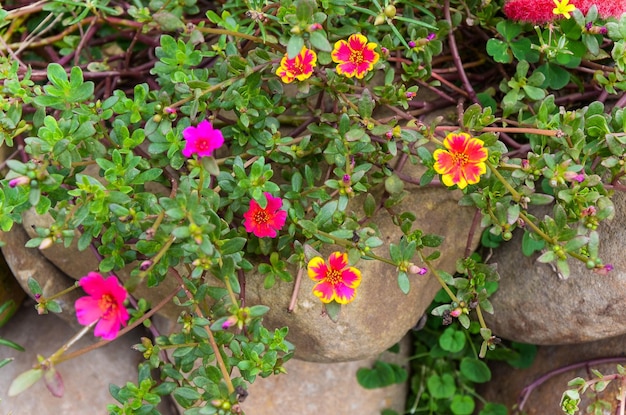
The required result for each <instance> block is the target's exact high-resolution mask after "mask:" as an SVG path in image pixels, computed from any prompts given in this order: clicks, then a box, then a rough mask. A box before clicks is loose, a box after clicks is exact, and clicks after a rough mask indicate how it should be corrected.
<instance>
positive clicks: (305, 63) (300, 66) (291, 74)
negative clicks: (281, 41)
mask: <svg viewBox="0 0 626 415" xmlns="http://www.w3.org/2000/svg"><path fill="white" fill-rule="evenodd" d="M316 61H317V55H316V54H315V52H313V51H312V50H310V49H307V48H306V47H304V46H302V50H301V51H300V53H299V54H298V55H296V57H295V58H293V59H287V55H285V56H284V57H283V58H282V59H281V61H280V66H279V67H278V69H276V75H278V76H280V79H282V81H283V82H284V83H286V84H288V83H290V82H293V81H294V79H297V80H298V81H304V80H305V79H307V78H309V77H310V76H311V75H312V74H313V68H315V62H316Z"/></svg>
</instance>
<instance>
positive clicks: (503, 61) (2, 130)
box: [0, 0, 626, 415]
mask: <svg viewBox="0 0 626 415" xmlns="http://www.w3.org/2000/svg"><path fill="white" fill-rule="evenodd" d="M527 3H528V2H520V1H516V0H512V1H510V2H508V3H507V4H504V3H503V2H502V1H499V0H492V1H478V0H467V1H456V0H445V1H443V2H441V1H397V2H389V1H383V2H381V1H373V2H369V1H367V2H365V1H344V0H320V1H315V0H295V1H281V2H270V1H254V0H251V1H238V0H236V1H223V2H208V1H195V0H180V1H168V0H152V1H142V0H135V1H131V2H125V1H114V0H90V1H85V2H80V1H77V2H74V1H65V0H46V1H41V2H36V3H31V2H20V1H8V2H4V3H3V5H2V8H1V9H0V80H1V81H2V83H1V84H0V143H2V145H3V147H4V148H5V149H8V155H7V156H6V158H5V160H4V162H3V167H4V169H3V172H4V179H3V180H2V181H1V182H0V229H2V231H4V232H8V231H10V230H11V228H12V227H14V226H18V225H19V224H21V222H22V218H23V215H24V214H25V212H26V211H28V210H30V209H34V211H35V212H36V214H38V215H42V216H43V215H49V217H50V218H51V222H50V224H49V226H40V227H37V229H36V233H37V235H36V236H35V237H33V238H32V239H31V240H30V241H29V242H28V244H27V247H29V248H38V249H40V250H45V249H48V248H50V247H51V246H53V245H55V244H63V245H64V246H70V245H71V244H72V243H76V244H77V246H78V249H79V250H81V251H82V252H84V255H95V256H96V258H97V259H98V261H99V269H98V270H94V272H93V273H90V274H88V275H86V276H84V278H82V279H81V280H80V281H78V282H77V283H76V284H75V285H73V286H71V287H68V290H77V289H81V290H83V291H84V292H85V294H86V295H85V296H84V297H82V298H81V299H80V300H79V301H77V302H76V304H75V308H76V318H77V319H78V322H79V323H81V324H83V325H84V326H85V330H84V331H83V332H81V333H79V334H78V336H81V335H85V333H87V332H89V330H90V329H91V328H92V327H94V334H95V335H96V336H99V337H102V339H104V341H110V340H112V339H115V338H116V337H118V336H120V335H122V334H123V333H125V332H127V331H128V330H130V329H131V328H133V327H136V326H138V325H140V324H145V325H149V319H150V317H151V316H152V315H153V314H154V313H155V312H157V311H159V309H161V308H162V307H163V306H164V305H165V304H166V303H169V302H174V303H175V304H177V305H180V307H181V314H180V317H179V323H180V326H181V330H180V332H177V333H174V334H171V335H168V336H166V335H158V334H157V335H155V336H154V337H153V338H148V337H146V338H145V339H144V341H143V342H142V343H141V344H140V345H138V346H137V349H138V350H139V351H140V352H141V353H143V356H144V357H145V362H144V363H142V365H141V366H140V370H139V379H138V380H137V382H136V383H132V382H131V383H129V384H127V385H123V386H113V387H111V393H112V394H113V396H114V397H115V398H116V399H117V400H118V402H119V405H117V406H111V407H110V408H109V411H110V413H112V414H135V413H136V414H140V413H141V414H156V413H158V411H157V410H156V404H157V403H158V402H159V401H160V399H161V397H162V396H165V395H168V394H172V395H173V396H174V398H175V399H176V401H177V402H178V403H179V404H180V405H181V406H182V407H183V408H185V414H188V415H194V414H214V413H242V412H243V409H244V408H243V406H242V403H241V402H242V400H243V399H244V398H245V396H246V388H247V385H248V384H249V383H251V382H254V381H255V380H256V379H257V378H258V377H267V376H270V375H273V374H280V373H281V372H283V371H284V370H285V369H284V366H283V365H284V363H285V362H286V361H288V359H289V358H291V356H292V355H293V347H292V346H291V344H290V343H289V342H288V327H284V328H279V329H276V330H268V329H267V328H266V327H265V326H264V325H263V320H262V316H263V315H264V314H265V312H266V311H267V307H268V306H270V307H271V304H268V305H253V306H248V305H246V303H245V289H244V287H245V278H246V274H247V273H249V272H251V271H252V270H253V269H258V270H259V271H260V272H261V273H262V274H264V275H265V286H266V288H267V289H272V287H273V286H274V285H275V283H276V281H277V280H285V281H292V280H297V279H299V278H310V279H312V280H313V281H315V283H316V285H315V288H314V289H313V291H312V292H309V293H300V294H299V295H310V296H312V298H314V299H318V300H319V302H320V307H324V310H325V312H326V313H327V314H328V316H329V318H331V319H336V318H339V312H340V310H341V308H342V307H350V303H351V302H352V301H354V300H355V299H357V298H358V296H359V289H360V287H362V286H363V285H364V284H367V283H368V279H371V278H374V277H375V276H371V275H365V274H364V273H363V272H362V264H363V263H364V262H367V261H382V262H384V263H386V264H388V268H389V272H390V273H392V274H393V275H394V278H396V279H397V289H398V290H401V291H402V292H408V291H409V290H410V286H411V281H412V280H414V279H415V278H435V279H437V280H438V281H439V282H440V283H441V285H442V288H443V290H444V292H445V293H446V295H447V298H446V300H445V302H443V303H441V304H439V305H438V306H437V307H436V308H434V309H433V310H432V314H433V315H434V316H435V317H438V318H440V321H441V322H442V323H443V324H450V323H452V322H458V324H459V325H460V326H461V327H464V328H465V329H468V328H470V326H471V327H472V330H473V331H474V332H476V334H477V335H479V336H480V341H479V343H480V344H479V345H478V347H477V349H476V350H474V351H473V353H474V354H475V356H474V358H475V359H473V360H471V362H472V363H470V365H471V368H469V369H467V364H466V370H465V374H466V375H467V373H470V375H469V376H470V378H471V377H472V376H474V379H478V380H480V381H482V380H483V379H486V375H485V374H484V371H483V369H484V367H483V365H481V364H480V363H475V362H480V360H478V358H482V357H484V356H485V355H486V354H487V353H488V350H490V349H494V348H496V346H497V344H498V341H499V339H498V338H497V337H496V334H497V333H491V331H490V330H489V328H488V327H487V325H486V324H485V322H484V318H483V313H484V312H492V311H493V310H492V307H491V304H490V303H489V300H488V297H489V295H490V293H492V292H493V289H494V288H495V284H496V282H497V279H498V275H497V272H496V270H495V267H494V266H492V265H490V264H488V263H483V262H482V261H479V260H477V259H476V258H473V257H472V256H471V255H472V252H471V250H469V247H468V252H466V255H465V257H464V258H455V259H458V266H457V274H455V275H451V274H450V273H449V272H445V271H443V270H440V269H437V267H435V266H434V265H433V261H435V260H436V259H437V258H438V257H439V255H440V252H439V249H440V248H441V247H442V246H445V244H446V241H445V240H443V238H441V237H440V236H438V235H430V234H426V233H424V232H423V231H422V230H421V228H420V223H417V222H416V220H415V215H414V214H413V213H412V212H411V211H398V209H397V206H398V204H399V203H400V202H401V201H402V199H403V198H404V197H405V196H406V190H405V188H404V184H405V183H418V184H419V185H421V186H437V187H442V188H446V189H450V190H451V191H453V190H456V191H460V192H462V194H463V197H462V198H461V201H460V205H461V206H464V207H473V208H475V210H476V220H475V221H474V224H473V225H472V230H471V232H470V233H482V243H483V245H484V246H485V247H490V248H497V247H498V246H500V245H501V244H503V243H506V241H507V240H509V239H511V237H512V232H513V231H514V230H515V229H519V230H520V231H521V232H523V233H524V244H523V250H524V252H523V253H520V254H527V255H529V254H531V253H534V252H541V255H540V256H539V259H538V260H539V261H540V262H550V263H553V264H554V266H555V267H556V269H557V270H558V271H559V273H560V275H561V276H562V277H563V278H568V277H569V274H570V268H569V265H568V264H569V263H570V261H582V262H584V263H585V264H586V267H587V268H588V269H589V272H595V273H596V274H598V278H601V277H602V275H605V274H607V273H608V272H610V271H611V270H612V265H611V258H600V257H598V248H599V244H600V241H601V235H599V234H598V231H597V229H598V224H599V223H600V222H601V221H603V220H606V219H610V218H611V217H612V216H613V214H614V210H615V207H614V206H613V203H612V201H611V196H612V195H613V194H614V192H616V191H621V190H623V184H622V183H621V182H620V179H621V178H622V176H623V175H624V143H626V135H625V134H624V126H625V125H626V117H625V116H624V110H623V106H624V103H625V102H626V98H624V95H623V91H624V89H626V75H625V71H626V60H625V59H626V55H625V54H624V50H625V48H626V17H624V18H622V17H621V13H622V12H623V11H624V10H623V6H620V4H619V2H611V1H607V2H603V3H602V4H599V5H594V4H592V3H591V2H588V1H580V2H577V1H576V2H571V3H570V2H569V1H567V0H563V1H554V2H547V3H548V5H547V6H546V5H545V4H544V3H542V2H537V5H536V7H534V8H532V9H528V7H527ZM546 10H547V11H546ZM423 92H428V93H429V95H430V96H429V97H428V99H426V95H424V94H422V93H423ZM443 108H449V109H450V110H449V111H448V112H447V113H446V114H448V115H447V116H440V117H434V118H427V117H428V116H429V115H430V114H432V113H433V112H434V111H437V110H440V109H443ZM407 164H416V165H420V166H422V167H423V174H422V175H421V176H420V177H411V176H408V175H407V174H405V173H403V168H404V167H405V166H406V165H407ZM380 186H382V187H383V188H384V193H383V197H376V196H375V193H374V192H373V189H375V188H377V187H380ZM376 194H377V193H376ZM357 205H358V209H357V207H356V206H357ZM537 205H550V206H551V213H550V214H548V215H545V216H538V215H535V214H533V206H537ZM416 208H419V207H416ZM355 212H360V213H355ZM380 212H384V213H385V214H387V215H390V216H391V217H392V218H393V220H394V223H395V224H396V225H397V227H398V229H400V231H401V233H402V235H403V236H402V238H399V239H398V240H395V241H392V242H391V243H389V244H385V243H384V242H383V238H382V236H383V235H380V233H379V232H378V228H377V226H376V223H373V221H372V220H371V218H372V217H373V215H374V214H375V213H380ZM449 215H455V212H454V211H451V212H449ZM459 237H460V238H467V235H459ZM469 239H470V240H471V237H470V238H469ZM327 245H333V246H334V247H336V250H333V252H332V253H330V254H329V255H328V254H322V253H321V252H320V251H322V250H323V247H324V246H327ZM383 253H384V254H383ZM387 253H388V254H389V255H388V256H387V255H386V254H387ZM124 269H130V272H129V277H128V278H127V279H125V280H123V281H121V280H119V279H118V276H119V274H120V273H121V272H122V270H124ZM291 270H295V271H294V272H291ZM165 278H168V279H175V280H176V281H178V286H177V287H176V289H175V290H173V291H172V292H171V293H169V294H167V295H165V296H163V298H162V299H160V300H161V301H159V302H158V303H154V304H149V303H148V302H147V301H146V300H145V299H142V298H135V297H134V296H133V292H134V291H135V290H136V288H137V287H138V286H147V287H157V286H159V284H160V283H162V281H163V280H164V279H165ZM29 288H30V291H31V294H32V295H33V296H34V297H35V298H36V300H37V302H38V305H37V308H38V311H39V312H41V313H45V312H60V311H62V310H61V307H60V305H59V303H58V301H57V299H58V298H60V297H61V296H63V295H65V294H66V291H63V292H60V293H57V294H55V295H52V296H50V295H48V296H44V295H43V292H42V289H41V286H40V284H39V282H38V281H37V279H36V278H33V279H32V280H31V281H30V283H29ZM444 297H445V296H444ZM472 318H473V319H475V323H472ZM455 330H456V329H455ZM449 332H450V331H449ZM455 336H456V335H455ZM74 341H75V339H71V340H70V341H68V344H67V345H64V347H62V348H61V349H59V352H57V353H55V354H53V355H52V356H49V357H43V358H42V359H41V361H40V362H39V363H38V364H37V366H36V367H35V368H34V369H32V370H30V371H28V372H26V373H24V374H23V375H21V376H20V377H18V378H17V379H16V380H15V381H14V383H13V385H12V388H11V391H10V393H11V394H17V393H20V392H21V391H23V390H25V389H26V388H28V387H29V386H30V385H31V384H33V383H34V382H36V381H38V380H39V379H43V380H44V381H45V382H46V384H47V386H48V387H49V389H50V390H51V392H52V393H54V394H62V393H63V390H62V383H61V382H60V381H59V379H60V376H61V375H60V372H59V370H61V371H62V366H61V368H60V369H58V368H57V365H59V364H60V363H61V362H63V361H65V360H68V359H70V358H71V357H73V356H76V355H77V354H79V353H82V352H84V351H76V352H67V351H66V346H69V345H71V344H72V343H73V342H74ZM446 344H447V343H446ZM468 350H469V351H470V353H471V348H470V349H468ZM164 351H168V352H170V354H168V355H166V354H164V353H162V352H164ZM234 367H236V368H238V372H239V375H237V376H233V375H232V374H233V371H232V369H233V368H234ZM441 368H442V370H444V371H445V370H448V369H446V366H445V365H442V366H441ZM153 369H158V373H159V374H160V375H159V376H156V377H155V376H154V373H156V372H155V371H154V370H153ZM474 369H476V370H475V371H474ZM477 373H478V374H477ZM481 373H482V374H481ZM444 375H445V373H435V374H433V375H432V376H438V378H439V379H443V378H444ZM433 379H434V378H433ZM446 379H447V377H446ZM433 382H435V381H434V380H430V383H431V384H432V383H433ZM417 383H418V384H419V382H417ZM428 383H429V381H428V380H426V383H425V384H428ZM444 386H445V385H444ZM433 390H440V388H439V389H437V388H434V387H433V388H431V389H430V390H429V393H430V394H431V396H430V397H429V396H428V395H424V397H425V399H430V400H431V402H433V398H437V399H441V400H439V401H437V402H435V403H434V405H435V407H434V408H435V409H433V407H432V406H431V407H430V411H431V413H434V412H432V411H434V410H436V408H442V407H444V406H445V407H446V408H449V409H450V410H451V411H452V412H451V413H455V414H462V413H469V412H467V410H468V408H472V410H473V408H474V406H473V398H472V397H471V396H468V395H463V396H461V395H459V396H460V397H458V398H457V397H456V396H457V395H454V394H452V395H450V396H448V395H447V394H444V395H437V396H434V394H433ZM572 396H573V395H572ZM570 397H571V396H570ZM448 398H449V400H450V401H449V402H447V401H446V402H444V403H442V401H445V400H446V399H448ZM470 401H471V402H472V403H471V404H470V403H469V402H470ZM412 405H413V406H412V407H413V408H417V407H418V406H419V405H420V402H418V401H416V402H413V403H412ZM455 408H456V409H455ZM494 411H500V409H499V408H498V409H495V410H494ZM485 413H486V412H485ZM492 413H500V412H492Z"/></svg>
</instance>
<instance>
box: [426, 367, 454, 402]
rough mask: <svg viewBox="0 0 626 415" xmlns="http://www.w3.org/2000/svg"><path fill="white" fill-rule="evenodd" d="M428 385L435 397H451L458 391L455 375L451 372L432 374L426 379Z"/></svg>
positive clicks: (429, 390)
mask: <svg viewBox="0 0 626 415" xmlns="http://www.w3.org/2000/svg"><path fill="white" fill-rule="evenodd" d="M426 387H427V388H428V392H430V394H431V396H432V397H433V398H435V399H445V398H450V397H452V396H453V395H454V392H456V386H455V382H454V377H453V376H452V375H451V374H450V373H444V374H443V375H441V376H439V375H437V374H434V375H431V376H430V377H429V378H428V379H427V380H426Z"/></svg>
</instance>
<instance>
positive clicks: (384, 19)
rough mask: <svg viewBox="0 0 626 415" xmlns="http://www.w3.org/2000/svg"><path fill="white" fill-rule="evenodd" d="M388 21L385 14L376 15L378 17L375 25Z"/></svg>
mask: <svg viewBox="0 0 626 415" xmlns="http://www.w3.org/2000/svg"><path fill="white" fill-rule="evenodd" d="M386 21H387V18H386V17H385V15H384V14H379V15H378V16H376V19H374V26H380V25H381V24H383V23H385V22H386Z"/></svg>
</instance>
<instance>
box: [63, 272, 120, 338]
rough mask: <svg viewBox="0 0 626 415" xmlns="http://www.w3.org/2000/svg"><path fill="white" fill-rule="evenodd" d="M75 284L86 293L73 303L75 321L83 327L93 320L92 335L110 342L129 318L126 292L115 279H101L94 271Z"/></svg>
mask: <svg viewBox="0 0 626 415" xmlns="http://www.w3.org/2000/svg"><path fill="white" fill-rule="evenodd" d="M78 284H79V285H80V286H81V287H82V288H83V290H85V292H86V293H87V294H88V295H87V296H85V297H81V298H79V299H78V300H76V303H75V308H76V319H77V320H78V322H79V323H80V324H82V325H83V326H88V325H90V324H92V323H94V322H96V321H98V320H99V321H98V324H96V328H95V330H94V333H93V334H94V335H95V336H98V337H102V338H103V339H105V340H113V339H115V337H116V336H117V333H118V332H119V330H120V326H126V322H127V321H128V318H129V315H128V311H127V310H126V307H124V300H125V299H126V295H127V293H126V289H125V288H124V287H122V286H121V285H120V283H119V282H118V281H117V278H115V277H108V278H106V279H105V278H103V277H102V275H100V274H98V273H97V272H90V273H89V274H88V275H87V276H86V277H83V278H81V279H80V281H79V282H78Z"/></svg>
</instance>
